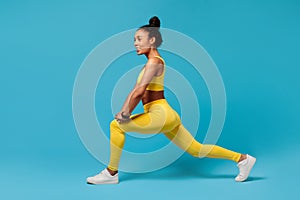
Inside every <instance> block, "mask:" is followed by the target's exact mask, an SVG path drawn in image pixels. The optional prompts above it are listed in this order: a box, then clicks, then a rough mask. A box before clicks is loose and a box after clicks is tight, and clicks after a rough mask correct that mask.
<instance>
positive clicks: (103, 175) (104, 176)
mask: <svg viewBox="0 0 300 200" xmlns="http://www.w3.org/2000/svg"><path fill="white" fill-rule="evenodd" d="M86 181H87V183H89V184H118V183H119V176H118V173H116V174H115V175H113V176H112V175H111V174H110V173H109V171H108V170H107V168H105V169H104V170H103V171H102V172H100V173H99V174H97V175H96V176H92V177H88V178H87V179H86Z"/></svg>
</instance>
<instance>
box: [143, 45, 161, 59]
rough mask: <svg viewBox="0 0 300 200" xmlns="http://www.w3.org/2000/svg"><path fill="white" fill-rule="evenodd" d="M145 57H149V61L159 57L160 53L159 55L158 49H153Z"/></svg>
mask: <svg viewBox="0 0 300 200" xmlns="http://www.w3.org/2000/svg"><path fill="white" fill-rule="evenodd" d="M145 56H146V57H147V59H149V58H152V57H154V56H159V53H158V51H157V49H156V48H151V49H150V51H149V52H148V53H146V54H145Z"/></svg>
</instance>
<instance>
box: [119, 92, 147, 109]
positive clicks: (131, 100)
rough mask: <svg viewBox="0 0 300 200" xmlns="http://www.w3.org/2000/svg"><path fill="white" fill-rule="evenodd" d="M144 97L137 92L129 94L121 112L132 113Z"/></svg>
mask: <svg viewBox="0 0 300 200" xmlns="http://www.w3.org/2000/svg"><path fill="white" fill-rule="evenodd" d="M142 96H143V95H140V94H138V93H137V92H136V91H134V90H133V91H132V92H130V93H129V95H128V96H127V98H126V100H125V103H124V105H123V107H122V109H121V112H124V113H126V114H130V113H132V111H133V110H134V108H135V107H136V106H137V104H138V103H139V102H140V100H141V99H142Z"/></svg>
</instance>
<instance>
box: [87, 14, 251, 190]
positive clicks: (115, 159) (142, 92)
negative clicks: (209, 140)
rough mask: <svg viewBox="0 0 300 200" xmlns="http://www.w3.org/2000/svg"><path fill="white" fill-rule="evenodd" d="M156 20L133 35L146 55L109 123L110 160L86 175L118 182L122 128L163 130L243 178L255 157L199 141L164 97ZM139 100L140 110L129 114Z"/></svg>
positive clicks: (138, 49)
mask: <svg viewBox="0 0 300 200" xmlns="http://www.w3.org/2000/svg"><path fill="white" fill-rule="evenodd" d="M159 27H160V20H159V19H158V17H152V18H151V19H150V20H149V24H148V25H144V26H142V27H140V28H139V29H138V30H137V31H136V33H135V36H134V46H135V48H136V52H137V54H138V55H145V56H146V57H147V59H148V61H147V63H146V65H145V66H144V68H143V70H142V71H141V72H140V75H139V77H138V79H137V82H136V85H135V87H134V88H133V90H132V91H131V92H130V93H129V95H128V97H127V99H126V100H125V103H124V105H123V107H122V109H121V111H120V112H119V113H118V114H116V115H115V119H114V120H113V121H112V122H111V124H110V150H111V155H110V162H109V165H108V167H107V168H106V169H104V170H103V171H102V172H100V173H99V174H97V175H96V176H93V177H88V178H87V182H88V183H90V184H116V183H118V182H119V177H118V165H119V161H120V157H121V153H122V149H123V146H124V142H125V133H126V132H138V133H144V134H149V133H152V134H153V133H164V134H165V135H166V136H167V137H168V138H169V139H170V140H172V142H174V143H175V144H176V145H178V146H179V147H180V148H182V149H184V150H185V151H186V152H188V153H189V154H191V155H192V156H194V157H201V156H202V157H203V156H206V157H210V158H221V159H228V160H232V161H234V162H236V163H238V164H237V166H238V167H239V170H240V173H239V174H238V176H237V177H236V178H235V180H236V181H239V182H241V181H245V180H246V179H247V178H248V175H249V173H250V171H251V169H252V167H253V165H254V164H255V161H256V159H255V158H254V157H252V156H250V155H248V154H241V153H237V152H234V151H230V150H227V149H224V148H222V147H219V146H216V145H203V144H200V143H199V142H197V141H196V140H195V139H194V138H193V136H192V135H191V134H190V133H189V132H188V131H187V130H186V129H185V128H184V126H183V125H182V124H181V121H180V117H179V115H178V114H177V113H176V111H175V110H173V109H172V108H171V107H170V105H169V104H168V102H167V100H166V99H165V97H164V85H163V81H164V75H165V62H164V60H163V59H162V57H161V56H160V54H159V52H158V50H157V47H159V46H160V44H161V43H162V37H161V34H160V32H159ZM140 100H142V103H143V107H144V113H142V114H136V115H131V112H132V111H133V110H134V108H135V107H136V106H137V104H138V103H139V101H140Z"/></svg>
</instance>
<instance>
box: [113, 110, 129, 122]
mask: <svg viewBox="0 0 300 200" xmlns="http://www.w3.org/2000/svg"><path fill="white" fill-rule="evenodd" d="M115 119H116V120H117V122H118V123H120V124H122V123H128V122H129V121H130V120H131V118H130V114H125V113H124V112H122V111H121V112H119V113H117V114H116V115H115Z"/></svg>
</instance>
